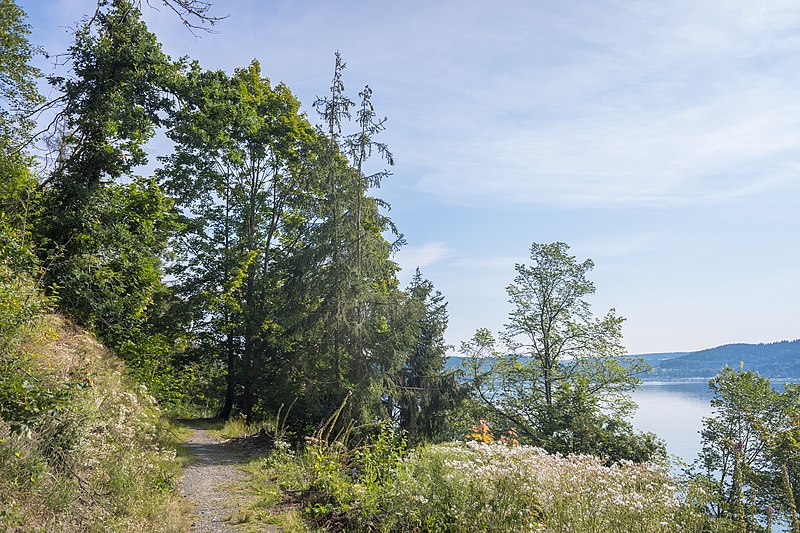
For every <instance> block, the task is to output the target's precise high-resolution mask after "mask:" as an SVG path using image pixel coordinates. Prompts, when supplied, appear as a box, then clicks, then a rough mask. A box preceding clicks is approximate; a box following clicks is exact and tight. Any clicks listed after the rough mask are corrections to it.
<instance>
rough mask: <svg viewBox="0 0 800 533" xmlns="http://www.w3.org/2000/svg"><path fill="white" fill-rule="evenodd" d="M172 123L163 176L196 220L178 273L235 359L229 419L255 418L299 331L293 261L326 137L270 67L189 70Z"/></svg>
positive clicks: (216, 344)
mask: <svg viewBox="0 0 800 533" xmlns="http://www.w3.org/2000/svg"><path fill="white" fill-rule="evenodd" d="M179 96H180V99H181V105H180V107H179V108H177V109H176V110H175V112H174V113H173V114H172V117H171V119H170V129H169V131H168V136H169V137H170V138H171V139H172V140H173V141H174V142H175V143H176V147H175V152H174V154H173V155H171V156H169V157H168V158H164V162H165V163H166V167H165V168H164V169H163V170H162V171H160V173H159V174H160V176H161V178H162V182H163V183H164V185H165V187H166V188H167V189H168V190H169V191H170V192H171V193H172V194H173V195H174V196H175V197H176V198H179V199H180V200H179V201H180V205H181V207H182V208H183V209H184V211H185V215H186V217H187V219H188V220H187V222H188V224H187V228H188V229H189V231H188V232H186V233H185V234H184V235H183V236H182V241H183V246H182V249H183V250H184V252H186V253H184V255H183V257H181V260H180V261H179V262H178V263H177V265H176V266H177V269H176V270H175V273H176V275H177V276H178V278H179V280H180V281H181V284H182V287H181V289H180V290H183V291H184V292H185V293H186V294H187V296H188V297H189V298H190V299H191V300H192V301H193V302H194V305H195V306H197V307H198V308H199V309H202V311H200V312H199V313H196V314H195V318H196V321H195V328H196V329H197V330H198V331H199V332H200V333H201V334H203V335H205V336H206V338H207V339H208V340H209V341H210V345H209V347H210V348H211V349H212V350H213V351H214V353H219V354H220V355H223V354H224V356H223V357H224V358H225V365H226V373H227V386H226V393H225V402H224V405H223V408H222V411H221V415H222V416H223V417H227V416H229V415H230V413H231V411H232V409H233V408H234V402H235V394H236V388H237V386H238V385H241V386H242V392H241V401H240V403H239V405H238V407H239V408H240V409H241V411H242V413H243V414H245V415H246V416H247V417H248V418H250V417H251V416H252V412H253V408H254V405H255V402H256V395H257V388H258V387H259V384H260V383H261V382H262V381H263V378H264V376H263V374H264V373H265V372H279V370H278V369H279V368H282V367H283V366H285V363H284V362H282V361H279V360H278V358H282V357H284V356H283V355H282V353H283V352H282V349H281V345H282V343H283V341H284V339H285V337H284V332H285V329H286V328H287V317H288V316H289V314H290V313H289V312H287V305H290V304H287V301H288V300H287V298H285V296H284V295H285V293H284V276H285V268H286V263H285V261H286V258H287V257H288V256H290V255H291V254H292V253H293V248H294V247H295V246H297V245H298V243H299V237H298V232H301V233H302V232H303V231H304V227H303V226H304V224H305V222H304V221H305V219H306V213H304V212H303V209H305V206H306V204H307V203H308V200H307V198H306V197H307V195H308V191H309V190H310V186H309V183H308V182H309V180H310V179H311V175H310V166H309V161H310V160H311V156H310V148H311V146H312V145H313V144H314V141H315V133H314V130H313V128H312V127H311V125H310V124H309V123H308V121H307V120H306V119H305V117H304V116H303V115H302V114H301V113H300V111H299V107H300V104H299V102H298V101H297V99H296V98H295V97H294V96H293V95H292V93H291V91H290V90H289V89H288V88H287V87H286V86H285V85H283V84H278V85H276V86H272V84H271V83H270V81H269V79H267V78H262V76H261V69H260V65H259V64H258V62H257V61H253V62H252V63H251V64H250V66H249V67H248V68H245V69H237V70H236V72H235V73H234V75H233V76H232V77H228V76H227V75H226V74H225V73H224V72H221V71H218V72H204V71H202V70H201V69H200V68H199V66H198V65H197V64H194V65H192V67H191V70H190V71H189V72H187V73H186V75H185V76H184V80H183V82H182V86H181V90H180V92H179Z"/></svg>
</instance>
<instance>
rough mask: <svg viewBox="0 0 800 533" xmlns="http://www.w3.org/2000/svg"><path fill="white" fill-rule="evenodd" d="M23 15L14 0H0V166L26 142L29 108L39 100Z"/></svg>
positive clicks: (36, 72) (36, 73) (35, 73)
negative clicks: (0, 155)
mask: <svg viewBox="0 0 800 533" xmlns="http://www.w3.org/2000/svg"><path fill="white" fill-rule="evenodd" d="M25 19H26V15H25V12H24V11H23V10H22V9H20V7H19V6H18V5H17V4H16V2H14V0H0V153H2V155H3V157H2V158H0V167H2V166H3V165H4V163H5V162H4V161H3V160H4V159H6V158H7V157H9V156H10V155H19V154H20V153H21V148H22V147H23V146H25V145H26V144H27V142H28V139H27V138H26V137H25V134H26V133H27V132H28V130H29V129H30V128H31V126H32V121H31V119H30V112H31V111H32V109H33V108H34V107H35V106H36V105H37V104H39V103H41V101H42V97H41V96H40V95H39V92H38V91H37V88H36V79H37V78H38V77H40V76H41V73H40V72H39V70H38V69H36V68H35V67H33V66H31V64H30V61H31V59H32V57H33V56H34V54H35V53H36V49H35V48H34V47H33V46H31V44H30V42H29V41H28V35H29V34H30V27H29V26H28V24H27V23H26V22H25Z"/></svg>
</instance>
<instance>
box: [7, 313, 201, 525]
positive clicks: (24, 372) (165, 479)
mask: <svg viewBox="0 0 800 533" xmlns="http://www.w3.org/2000/svg"><path fill="white" fill-rule="evenodd" d="M0 358H1V360H0V530H4V531H20V532H22V531H25V532H28V531H89V532H91V531H142V532H144V531H184V530H185V529H186V527H187V519H186V516H187V514H186V511H185V509H184V507H183V505H184V504H182V503H181V501H180V499H179V498H178V497H177V496H176V491H175V483H176V481H177V480H178V479H179V475H180V466H179V462H178V461H176V460H175V444H176V440H177V439H176V438H175V437H174V436H173V434H172V432H171V430H170V428H169V427H168V426H167V425H166V424H165V422H163V421H162V417H161V414H160V412H159V410H158V408H157V407H156V405H155V403H154V401H153V400H152V398H151V397H150V396H149V395H148V394H147V392H146V391H145V390H144V389H143V388H142V387H139V386H136V385H134V384H133V383H132V382H131V381H130V380H129V379H127V377H126V375H125V369H124V368H123V366H122V364H121V363H120V362H119V360H118V359H116V358H114V357H113V356H112V355H111V354H110V353H108V352H107V351H106V350H105V349H104V348H103V347H102V346H101V345H100V344H99V343H98V342H97V341H96V340H95V339H94V338H93V337H92V336H91V335H89V334H87V333H85V332H84V331H82V330H79V329H77V328H75V327H73V326H71V325H70V324H69V323H68V322H67V321H66V320H64V319H62V318H60V317H58V316H54V315H46V316H44V318H43V319H41V320H40V321H38V322H36V326H35V327H31V328H30V329H29V331H27V332H26V333H25V335H24V336H23V337H21V338H20V339H19V341H18V342H17V343H15V346H14V348H13V349H7V350H4V351H3V352H2V353H1V354H0Z"/></svg>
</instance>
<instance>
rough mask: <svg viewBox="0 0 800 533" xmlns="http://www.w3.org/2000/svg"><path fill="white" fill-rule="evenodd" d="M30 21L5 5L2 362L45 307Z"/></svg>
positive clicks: (0, 18) (0, 50)
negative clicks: (37, 240)
mask: <svg viewBox="0 0 800 533" xmlns="http://www.w3.org/2000/svg"><path fill="white" fill-rule="evenodd" d="M25 18H26V15H25V12H24V11H23V10H22V9H20V8H19V7H18V6H17V5H16V4H15V3H14V2H13V1H12V0H0V360H2V358H3V356H4V355H5V354H6V353H8V352H9V351H11V350H12V349H13V347H14V345H15V343H16V341H18V340H19V334H20V333H21V331H23V330H24V328H25V327H26V326H27V325H28V324H29V322H30V321H31V320H32V319H33V317H34V316H36V314H37V313H38V312H40V311H41V309H42V307H43V304H44V302H43V301H42V299H41V297H40V294H39V287H38V286H37V285H38V283H37V282H38V279H39V273H38V270H39V263H38V261H37V258H36V254H35V246H34V243H33V241H32V235H31V227H32V219H33V218H34V216H35V215H36V214H37V213H38V207H39V206H38V195H37V193H36V185H37V181H36V176H35V174H34V172H33V171H32V170H31V169H32V167H33V161H32V159H31V158H30V157H29V156H28V155H27V153H26V151H25V147H26V146H27V144H28V143H29V141H30V131H31V127H32V125H33V124H32V121H31V120H30V115H31V113H32V112H33V109H34V108H35V107H36V106H37V105H38V104H39V103H41V101H42V98H41V96H40V95H39V93H38V92H37V90H36V80H37V78H38V77H39V76H40V75H41V74H40V72H39V71H38V70H37V69H36V68H34V67H33V66H31V64H30V61H31V59H32V57H33V55H34V54H35V52H36V50H35V48H34V47H33V46H32V45H31V43H30V42H29V40H28V35H29V33H30V30H29V27H28V25H27V24H26V22H25ZM0 373H2V372H0ZM0 381H2V376H0Z"/></svg>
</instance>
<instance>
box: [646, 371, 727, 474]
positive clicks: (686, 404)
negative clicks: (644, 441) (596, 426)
mask: <svg viewBox="0 0 800 533" xmlns="http://www.w3.org/2000/svg"><path fill="white" fill-rule="evenodd" d="M633 399H634V401H636V403H637V404H639V410H638V411H636V414H635V415H634V416H633V419H632V422H633V425H634V427H635V428H636V429H639V430H641V431H652V432H653V433H655V434H656V435H658V436H659V437H661V438H662V439H664V441H665V442H666V443H667V453H669V454H671V455H677V456H678V457H680V458H681V459H683V460H684V461H686V462H687V463H691V462H692V461H694V460H695V458H696V457H697V454H698V453H699V452H700V430H701V429H702V427H703V421H702V419H703V418H704V417H706V418H707V417H709V416H711V414H712V413H711V403H710V400H711V393H710V392H709V390H708V381H700V382H678V383H674V382H673V383H660V382H659V383H647V382H645V383H643V384H642V386H641V387H640V388H639V390H637V391H636V392H635V393H634V394H633Z"/></svg>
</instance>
